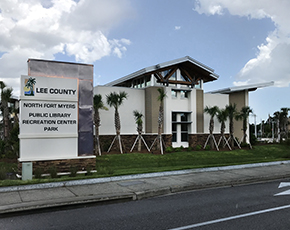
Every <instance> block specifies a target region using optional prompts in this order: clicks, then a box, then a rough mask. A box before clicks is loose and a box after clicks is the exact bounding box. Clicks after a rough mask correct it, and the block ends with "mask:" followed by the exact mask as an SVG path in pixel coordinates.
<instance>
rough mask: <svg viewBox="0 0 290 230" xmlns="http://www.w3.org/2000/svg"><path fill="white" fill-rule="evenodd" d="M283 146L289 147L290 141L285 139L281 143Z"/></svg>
mask: <svg viewBox="0 0 290 230" xmlns="http://www.w3.org/2000/svg"><path fill="white" fill-rule="evenodd" d="M283 144H285V145H288V146H290V139H289V138H288V139H286V140H285V141H283Z"/></svg>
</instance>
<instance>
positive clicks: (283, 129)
mask: <svg viewBox="0 0 290 230" xmlns="http://www.w3.org/2000/svg"><path fill="white" fill-rule="evenodd" d="M289 110H290V109H289V108H281V111H276V112H275V113H274V120H275V121H276V126H277V129H276V130H277V136H278V140H279V142H281V141H282V138H283V137H285V136H288V132H287V131H288V130H287V126H288V111H289Z"/></svg>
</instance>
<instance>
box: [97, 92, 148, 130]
mask: <svg viewBox="0 0 290 230" xmlns="http://www.w3.org/2000/svg"><path fill="white" fill-rule="evenodd" d="M121 91H125V92H127V93H128V98H127V99H125V100H124V102H123V104H122V105H121V106H120V107H119V114H120V119H121V134H136V133H137V131H136V123H135V119H134V115H133V111H134V110H138V111H139V112H142V113H143V115H144V114H145V91H144V89H135V88H134V89H133V88H126V87H106V86H96V87H94V95H95V94H101V95H102V99H103V102H104V104H105V106H106V107H108V109H109V110H108V111H105V110H100V119H101V126H100V134H101V135H114V134H116V130H115V123H114V113H115V109H114V108H110V107H109V106H108V105H107V102H106V95H109V94H110V93H111V92H116V93H119V92H121ZM143 127H145V119H143Z"/></svg>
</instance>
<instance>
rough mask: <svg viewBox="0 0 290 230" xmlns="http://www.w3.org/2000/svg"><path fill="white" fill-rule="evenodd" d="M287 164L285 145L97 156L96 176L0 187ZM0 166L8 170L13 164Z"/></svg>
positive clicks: (289, 150) (11, 182)
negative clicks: (164, 172)
mask: <svg viewBox="0 0 290 230" xmlns="http://www.w3.org/2000/svg"><path fill="white" fill-rule="evenodd" d="M281 160H290V148H289V145H288V146H287V145H281V144H269V145H261V146H254V148H253V149H241V150H240V149H238V150H233V151H191V152H186V151H182V152H172V153H167V154H164V155H153V154H150V153H126V154H109V155H103V156H97V158H96V169H97V173H93V174H92V175H89V176H85V175H77V176H76V177H73V178H72V177H69V176H62V177H61V178H41V179H33V180H31V181H20V180H0V186H11V185H23V184H37V183H47V182H57V181H67V180H77V179H88V178H97V177H108V176H119V175H129V174H139V173H150V172H162V171H172V170H182V169H194V168H205V167H216V166H227V165H239V164H250V163H260V162H271V161H281ZM3 164H4V163H2V164H1V162H0V166H1V167H2V166H3V167H4V166H5V168H6V169H7V168H9V167H10V169H11V170H12V169H13V168H14V167H15V164H10V165H8V164H5V165H3Z"/></svg>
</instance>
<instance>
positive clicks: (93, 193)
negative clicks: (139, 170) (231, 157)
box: [0, 161, 290, 214]
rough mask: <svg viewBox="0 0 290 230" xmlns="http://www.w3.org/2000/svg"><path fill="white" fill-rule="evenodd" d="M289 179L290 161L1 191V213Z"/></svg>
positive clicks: (21, 187)
mask: <svg viewBox="0 0 290 230" xmlns="http://www.w3.org/2000/svg"><path fill="white" fill-rule="evenodd" d="M284 178H285V179H287V178H290V161H280V162H271V163H260V164H249V165H239V166H227V167H215V168H206V169H194V170H181V171H173V172H162V173H148V174H139V175H130V176H120V177H110V178H96V179H88V180H76V181H67V182H57V183H47V184H37V185H25V186H12V187H2V188H0V214H4V213H13V212H20V211H28V210H35V209H43V208H52V207H60V206H68V205H76V204H86V203H97V202H105V201H113V202H114V201H126V200H139V199H143V198H147V197H152V196H158V195H165V194H170V193H176V192H181V191H187V190H194V189H201V188H209V187H218V186H228V185H238V184H245V183H251V182H259V181H267V180H274V179H284Z"/></svg>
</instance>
